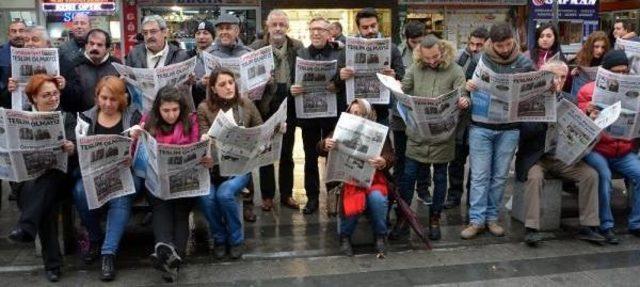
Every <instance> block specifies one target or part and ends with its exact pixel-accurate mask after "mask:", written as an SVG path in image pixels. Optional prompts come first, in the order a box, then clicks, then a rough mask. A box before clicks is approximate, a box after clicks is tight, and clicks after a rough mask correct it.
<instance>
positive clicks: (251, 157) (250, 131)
mask: <svg viewBox="0 0 640 287" xmlns="http://www.w3.org/2000/svg"><path fill="white" fill-rule="evenodd" d="M286 120H287V101H283V102H282V104H281V105H280V107H279V108H278V110H277V111H276V113H275V114H273V115H272V116H271V117H270V118H269V120H267V121H266V122H265V123H263V124H262V125H259V126H256V127H251V128H245V127H241V126H238V125H236V123H235V121H233V119H230V118H229V117H228V116H227V115H226V114H224V113H218V116H217V117H216V119H215V120H214V122H213V124H212V125H211V128H210V129H209V132H208V134H209V136H210V137H211V138H212V139H213V141H214V144H215V149H214V151H213V152H216V153H217V157H215V156H214V159H216V160H217V161H218V164H219V165H220V175H222V176H234V175H242V174H246V173H249V172H251V171H252V170H253V169H255V168H258V167H260V166H265V165H269V164H272V163H274V162H276V161H278V160H280V152H281V149H282V136H283V133H282V132H281V131H280V129H281V125H282V123H284V122H286Z"/></svg>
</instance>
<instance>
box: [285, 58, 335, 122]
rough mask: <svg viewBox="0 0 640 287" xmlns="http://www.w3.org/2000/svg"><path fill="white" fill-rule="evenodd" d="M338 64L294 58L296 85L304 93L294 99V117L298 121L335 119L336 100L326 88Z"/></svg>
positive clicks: (332, 93) (333, 94)
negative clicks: (301, 88) (302, 88)
mask: <svg viewBox="0 0 640 287" xmlns="http://www.w3.org/2000/svg"><path fill="white" fill-rule="evenodd" d="M337 68H338V62H337V61H335V60H333V61H310V60H304V59H302V58H296V79H295V83H296V85H300V86H302V87H304V91H305V93H304V94H302V95H299V96H297V97H295V102H296V117H297V118H299V119H312V118H327V117H337V116H338V110H337V108H336V107H337V98H336V93H335V92H330V91H328V90H327V86H328V85H329V83H331V80H332V79H333V77H334V76H335V75H336V71H337Z"/></svg>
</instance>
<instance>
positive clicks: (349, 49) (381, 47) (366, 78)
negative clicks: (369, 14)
mask: <svg viewBox="0 0 640 287" xmlns="http://www.w3.org/2000/svg"><path fill="white" fill-rule="evenodd" d="M345 45H346V50H345V55H346V59H345V60H346V62H345V65H346V67H348V68H352V69H353V71H354V72H355V74H354V76H353V78H350V79H348V80H347V81H346V83H345V84H346V89H347V103H350V102H352V101H353V99H355V98H362V99H366V100H367V101H369V102H370V103H372V104H388V103H389V98H390V95H389V90H387V89H386V88H385V87H384V86H382V85H381V84H380V81H379V80H378V78H377V76H376V73H378V72H380V71H381V70H382V69H384V68H389V67H391V46H392V45H391V38H384V39H365V38H355V37H347V41H346V44H345Z"/></svg>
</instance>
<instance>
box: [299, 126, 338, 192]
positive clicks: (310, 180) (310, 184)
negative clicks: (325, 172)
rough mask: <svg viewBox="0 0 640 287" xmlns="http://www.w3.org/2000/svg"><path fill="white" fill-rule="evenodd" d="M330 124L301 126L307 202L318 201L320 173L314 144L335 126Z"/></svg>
mask: <svg viewBox="0 0 640 287" xmlns="http://www.w3.org/2000/svg"><path fill="white" fill-rule="evenodd" d="M335 124H336V123H335V121H332V123H331V124H318V125H306V126H303V127H302V145H303V146H304V189H305V191H306V193H307V198H308V199H309V202H311V201H318V199H319V195H320V174H319V170H318V156H319V155H318V151H317V150H316V145H317V144H318V142H319V141H320V140H321V139H323V138H325V137H327V136H328V135H329V133H331V132H332V131H333V129H334V128H335Z"/></svg>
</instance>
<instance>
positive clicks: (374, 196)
mask: <svg viewBox="0 0 640 287" xmlns="http://www.w3.org/2000/svg"><path fill="white" fill-rule="evenodd" d="M347 112H348V113H350V114H354V115H357V116H361V117H363V118H366V119H368V120H371V121H375V120H376V113H375V111H374V110H373V108H372V107H371V104H369V102H367V101H366V100H363V99H355V100H353V101H352V102H351V104H350V105H349V108H347ZM332 136H333V132H332V133H330V134H329V136H327V137H326V138H324V139H323V140H321V141H320V142H319V143H318V145H317V150H318V154H319V155H320V156H325V157H326V156H327V155H328V153H329V151H331V150H332V149H333V148H335V147H336V140H335V139H333V138H332ZM393 162H394V153H393V148H392V147H391V142H390V141H389V137H387V139H386V141H385V143H384V146H383V148H382V154H381V155H379V156H377V157H374V158H371V159H369V164H371V165H372V166H373V167H375V168H376V171H375V173H374V175H373V182H372V183H371V187H369V188H362V187H357V186H355V185H352V184H349V183H345V184H344V188H343V189H342V194H341V195H342V214H341V216H342V221H341V223H340V251H341V252H342V253H344V254H345V255H348V256H353V248H352V247H351V235H352V234H353V232H354V230H355V229H356V225H357V224H358V217H359V216H360V215H361V214H362V213H363V212H364V211H367V212H368V213H369V218H370V220H371V227H372V228H373V232H374V233H375V235H376V252H377V253H378V254H380V255H383V254H384V239H385V237H386V234H387V194H388V190H389V187H388V182H387V177H386V175H385V174H387V172H388V170H389V168H391V167H392V166H393Z"/></svg>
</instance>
